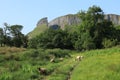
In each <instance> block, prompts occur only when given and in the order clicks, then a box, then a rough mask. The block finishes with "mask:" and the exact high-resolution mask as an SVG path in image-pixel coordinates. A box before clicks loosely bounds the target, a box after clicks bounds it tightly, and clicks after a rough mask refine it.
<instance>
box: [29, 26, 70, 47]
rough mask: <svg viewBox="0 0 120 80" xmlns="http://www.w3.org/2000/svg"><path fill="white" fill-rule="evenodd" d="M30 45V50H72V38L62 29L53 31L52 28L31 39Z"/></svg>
mask: <svg viewBox="0 0 120 80" xmlns="http://www.w3.org/2000/svg"><path fill="white" fill-rule="evenodd" d="M28 44H29V47H30V48H39V47H42V48H50V49H52V48H61V49H70V48H72V43H71V41H70V37H69V35H68V33H67V32H66V31H63V30H61V29H57V30H53V29H51V28H49V29H48V30H46V31H45V32H44V33H41V34H40V35H39V36H37V37H35V38H33V39H31V40H30V41H29V43H28Z"/></svg>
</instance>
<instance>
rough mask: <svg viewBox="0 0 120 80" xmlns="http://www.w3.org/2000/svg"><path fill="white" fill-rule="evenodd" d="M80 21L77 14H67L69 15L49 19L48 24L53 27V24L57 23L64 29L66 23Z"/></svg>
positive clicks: (70, 23) (72, 23)
mask: <svg viewBox="0 0 120 80" xmlns="http://www.w3.org/2000/svg"><path fill="white" fill-rule="evenodd" d="M80 22H81V20H80V19H79V18H78V16H77V15H73V14H69V15H65V16H61V17H58V18H56V19H54V20H52V21H50V22H49V24H48V26H53V27H54V25H55V26H56V25H58V26H60V27H61V28H62V29H64V27H65V26H66V25H74V24H78V23H80Z"/></svg>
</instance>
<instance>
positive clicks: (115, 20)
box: [105, 14, 120, 25]
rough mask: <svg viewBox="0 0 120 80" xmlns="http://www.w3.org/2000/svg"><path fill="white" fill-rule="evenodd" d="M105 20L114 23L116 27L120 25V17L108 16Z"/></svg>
mask: <svg viewBox="0 0 120 80" xmlns="http://www.w3.org/2000/svg"><path fill="white" fill-rule="evenodd" d="M105 19H107V20H108V21H112V22H113V24H115V25H120V15H116V14H107V15H105Z"/></svg>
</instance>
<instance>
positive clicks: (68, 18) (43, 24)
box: [28, 14, 120, 37]
mask: <svg viewBox="0 0 120 80" xmlns="http://www.w3.org/2000/svg"><path fill="white" fill-rule="evenodd" d="M105 19H106V20H109V21H112V22H113V23H114V24H115V25H120V15H115V14H107V15H105ZM80 22H81V19H79V18H78V16H77V15H76V14H69V15H65V16H61V17H58V18H55V19H53V20H52V21H50V22H48V20H47V17H45V18H42V19H40V20H39V21H38V23H37V25H36V26H37V27H36V28H35V29H34V30H33V31H32V32H30V33H29V34H28V36H30V37H33V36H35V35H38V34H40V33H42V32H44V31H45V30H46V29H47V28H48V27H52V28H54V29H56V28H58V27H60V28H62V29H64V27H65V26H66V25H76V24H80Z"/></svg>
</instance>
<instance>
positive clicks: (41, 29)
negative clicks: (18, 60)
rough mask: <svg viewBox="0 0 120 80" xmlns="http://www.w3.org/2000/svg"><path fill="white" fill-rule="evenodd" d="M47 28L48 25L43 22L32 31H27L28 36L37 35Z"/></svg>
mask: <svg viewBox="0 0 120 80" xmlns="http://www.w3.org/2000/svg"><path fill="white" fill-rule="evenodd" d="M47 28H48V27H47V25H46V24H43V25H41V26H37V27H36V28H35V29H34V30H33V31H32V32H30V33H28V37H29V38H33V37H35V36H37V35H39V34H40V33H42V32H44V31H45V30H46V29H47Z"/></svg>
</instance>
